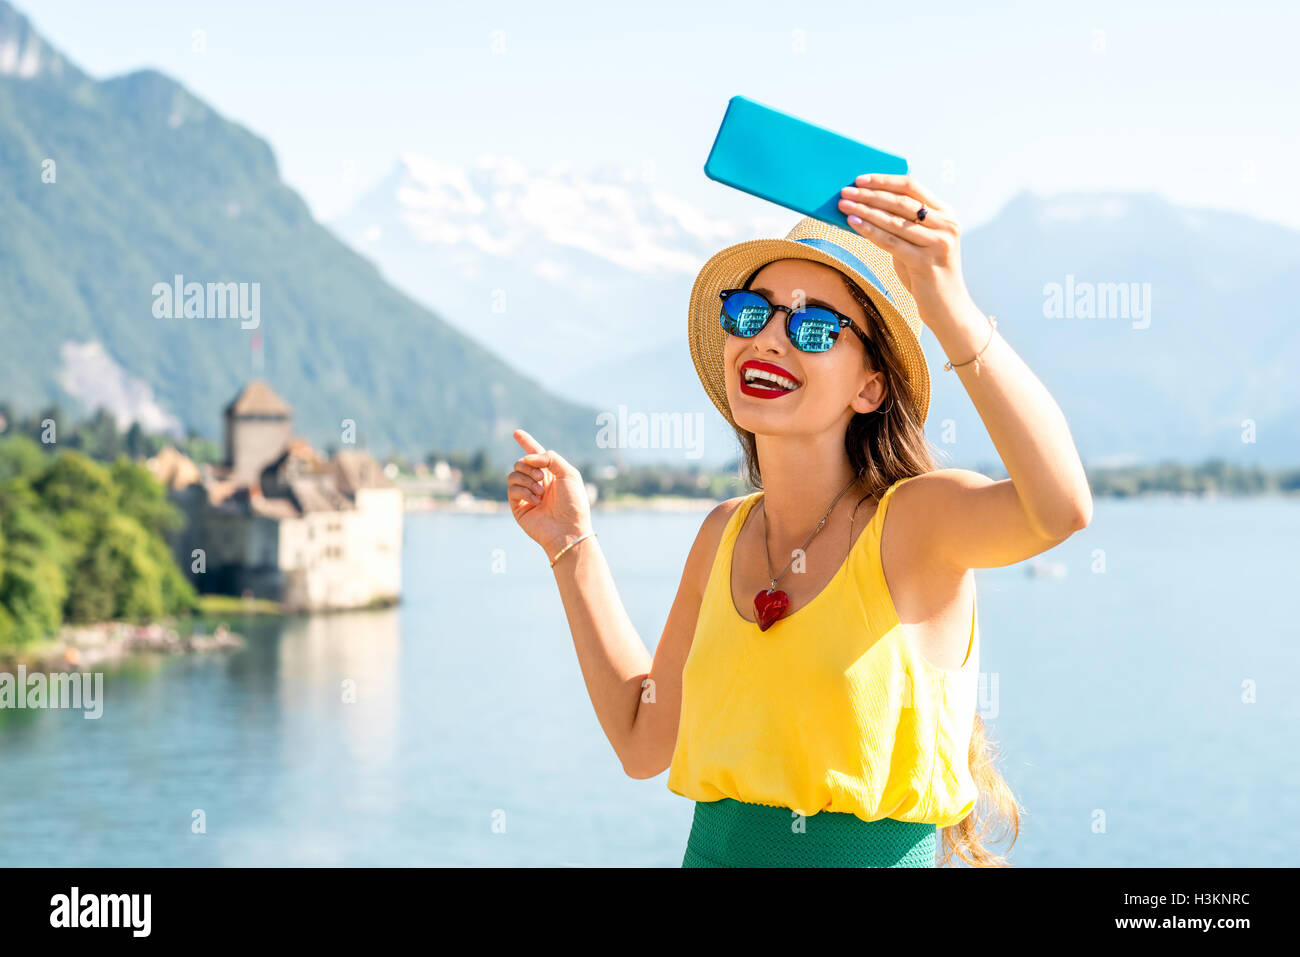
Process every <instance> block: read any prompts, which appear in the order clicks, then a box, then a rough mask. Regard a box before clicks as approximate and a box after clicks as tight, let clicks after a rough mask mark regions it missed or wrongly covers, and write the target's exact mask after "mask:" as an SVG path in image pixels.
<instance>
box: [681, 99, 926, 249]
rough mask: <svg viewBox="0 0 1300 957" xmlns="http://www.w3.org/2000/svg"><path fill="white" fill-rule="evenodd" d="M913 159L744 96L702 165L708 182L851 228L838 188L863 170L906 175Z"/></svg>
mask: <svg viewBox="0 0 1300 957" xmlns="http://www.w3.org/2000/svg"><path fill="white" fill-rule="evenodd" d="M906 172H907V160H905V159H903V157H901V156H895V155H894V154H892V153H886V152H884V151H883V150H878V149H875V148H874V147H871V146H867V145H866V144H865V143H859V142H857V141H856V140H851V139H849V138H848V137H847V136H841V135H840V134H839V133H834V132H832V131H830V130H828V129H825V128H824V127H821V126H817V125H815V124H813V123H809V122H807V121H806V120H801V119H799V118H798V117H795V116H791V115H790V114H788V113H782V112H781V111H780V110H775V109H773V108H772V107H770V106H764V105H763V104H762V103H756V102H755V101H753V100H751V99H748V98H747V97H743V96H733V97H732V98H731V99H730V100H729V101H728V102H727V112H726V113H725V114H724V115H723V117H722V125H721V126H720V127H718V135H717V137H715V138H714V140H713V149H711V150H710V151H709V158H708V160H707V161H706V162H705V164H704V173H705V175H706V176H708V177H709V179H712V180H716V181H717V182H719V183H724V184H726V185H727V186H732V187H734V188H736V189H739V190H744V191H745V192H746V193H751V194H752V195H754V196H758V197H760V198H762V199H765V200H767V201H768V202H772V203H776V204H777V205H779V206H784V207H786V208H787V209H793V210H794V211H795V212H798V213H803V214H804V215H805V216H812V217H815V218H816V219H820V220H822V221H823V222H826V223H830V224H831V225H832V226H839V227H841V228H842V229H847V230H849V231H850V232H852V231H853V227H852V226H850V225H849V221H848V219H847V218H846V217H845V215H844V214H843V213H842V212H840V210H839V201H840V190H842V189H843V188H844V187H845V186H852V185H853V181H854V180H855V179H857V178H858V177H859V176H861V175H862V174H863V173H906Z"/></svg>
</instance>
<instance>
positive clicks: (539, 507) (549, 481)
mask: <svg viewBox="0 0 1300 957" xmlns="http://www.w3.org/2000/svg"><path fill="white" fill-rule="evenodd" d="M514 438H515V441H516V442H518V443H519V444H520V445H521V446H522V447H523V449H524V452H525V454H524V455H522V456H520V457H519V458H518V459H516V460H515V466H514V471H513V472H511V473H510V476H509V479H508V481H507V483H506V485H507V489H506V491H507V497H508V498H509V500H510V513H511V514H512V515H514V517H515V521H516V522H518V523H519V527H520V528H522V529H523V530H524V532H525V533H526V534H527V535H528V537H529V538H531V539H532V540H533V541H535V542H536V543H537V544H538V545H541V546H542V548H543V549H545V551H546V555H547V558H548V559H549V558H554V557H555V555H556V553H557V552H559V551H560V549H562V548H564V546H566V545H568V544H569V543H570V542H572V541H573V540H574V539H576V538H578V537H580V536H582V535H586V534H587V533H589V532H590V531H592V525H591V508H590V506H589V505H588V503H587V485H586V483H585V482H584V481H583V479H582V473H581V472H579V471H578V470H577V469H576V468H574V467H573V466H572V465H570V464H569V462H568V460H567V459H565V458H564V456H562V455H561V454H560V453H559V452H555V451H547V450H546V449H544V448H542V446H541V444H540V443H539V442H538V441H537V440H536V439H534V438H533V437H532V436H531V435H529V434H528V433H527V432H525V431H524V430H523V429H516V430H515V432H514Z"/></svg>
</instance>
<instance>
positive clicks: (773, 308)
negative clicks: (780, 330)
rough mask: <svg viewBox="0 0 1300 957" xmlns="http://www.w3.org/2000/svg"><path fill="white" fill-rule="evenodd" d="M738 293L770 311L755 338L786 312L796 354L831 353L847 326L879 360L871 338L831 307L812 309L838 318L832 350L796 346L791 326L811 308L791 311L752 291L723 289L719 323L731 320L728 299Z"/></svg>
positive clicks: (748, 337) (787, 330) (787, 331)
mask: <svg viewBox="0 0 1300 957" xmlns="http://www.w3.org/2000/svg"><path fill="white" fill-rule="evenodd" d="M738 292H746V293H749V294H750V295H751V296H757V297H758V298H759V299H761V300H763V302H765V303H767V309H768V315H767V319H765V320H764V321H763V324H762V325H761V326H759V327H758V331H757V332H755V333H754V336H756V335H758V333H759V332H762V331H763V330H764V329H766V328H767V324H768V323H769V322H771V321H772V317H773V316H775V315H776V314H777V312H784V313H785V337H786V338H787V339H789V340H790V346H791V347H792V348H793V349H794V350H795V351H796V352H802V353H804V354H805V355H813V356H815V355H821V354H822V353H825V352H830V351H831V349H834V348H835V343H836V342H838V341H839V338H840V332H841V330H843V329H844V328H845V327H846V326H847V327H848V328H849V329H852V330H853V332H854V333H855V334H856V335H857V337H858V338H859V339H861V340H862V345H863V346H864V347H866V349H867V350H868V351H869V352H870V353H871V354H872V357H873V358H876V359H878V358H879V353H878V352H877V351H876V344H875V343H874V342H873V341H872V340H871V337H870V336H868V335H867V334H866V333H865V332H863V331H862V330H861V329H859V328H858V327H857V325H856V324H855V323H854V322H853V320H852V319H850V318H849V317H848V316H846V315H844V314H843V313H842V312H836V311H835V310H834V309H832V308H830V307H829V306H812V307H811V308H813V309H821V310H822V311H823V312H829V313H830V314H831V315H832V316H834V317H835V318H836V320H838V321H839V324H840V327H839V329H833V330H831V333H830V336H831V345H830V348H829V349H821V350H814V351H809V350H807V349H800V348H799V346H797V345H796V344H795V341H794V333H793V331H792V330H791V328H790V326H791V325H792V324H793V323H794V317H795V313H796V312H807V311H808V308H809V307H805V308H803V309H798V310H796V309H791V308H790V307H789V306H782V305H778V304H777V303H774V302H772V301H771V300H770V299H768V298H767V296H765V295H763V294H762V293H761V292H754V290H752V289H723V290H722V291H721V292H719V293H718V298H719V299H721V300H722V307H721V309H720V311H719V313H718V322H719V323H722V321H723V319H724V318H726V319H730V318H731V317H730V316H729V315H727V306H726V303H727V297H728V296H730V295H732V294H734V293H738ZM723 331H725V332H726V333H727V335H729V336H736V338H738V339H752V338H754V336H742V335H740V334H739V333H735V332H732V331H731V330H730V329H727V327H726V326H725V325H724V326H723Z"/></svg>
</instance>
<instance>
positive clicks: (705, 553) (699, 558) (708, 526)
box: [686, 495, 747, 593]
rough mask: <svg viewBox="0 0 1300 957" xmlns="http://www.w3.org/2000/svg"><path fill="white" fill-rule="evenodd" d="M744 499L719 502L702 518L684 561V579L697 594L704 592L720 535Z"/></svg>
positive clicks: (720, 538)
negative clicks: (689, 551)
mask: <svg viewBox="0 0 1300 957" xmlns="http://www.w3.org/2000/svg"><path fill="white" fill-rule="evenodd" d="M746 497H747V496H744V495H738V496H736V497H735V498H729V499H727V500H726V501H723V502H719V503H718V504H717V505H715V506H714V507H713V508H711V509H710V510H709V513H708V514H707V515H705V516H704V521H703V522H701V523H700V530H699V531H698V532H697V533H696V535H695V543H694V544H693V545H691V553H690V555H689V556H688V557H687V559H686V578H687V579H688V580H689V581H690V582H691V583H692V584H693V585H695V587H696V590H697V592H700V593H702V592H703V591H704V586H705V584H706V583H707V582H708V580H709V571H710V570H711V569H712V568H713V559H714V557H715V556H716V555H717V553H718V545H719V544H720V543H721V541H722V533H723V532H724V531H725V530H726V528H727V523H728V522H729V521H731V516H733V515H734V514H736V509H738V508H740V506H741V505H742V504H743V503H744V501H745V499H746Z"/></svg>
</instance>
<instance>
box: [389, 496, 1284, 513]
mask: <svg viewBox="0 0 1300 957" xmlns="http://www.w3.org/2000/svg"><path fill="white" fill-rule="evenodd" d="M745 494H747V493H744V492H738V493H737V495H738V496H739V495H745ZM1093 498H1094V499H1096V500H1098V501H1106V502H1131V501H1138V500H1143V501H1145V500H1157V501H1179V502H1222V501H1229V500H1230V501H1244V500H1248V499H1266V500H1282V501H1300V492H1284V491H1270V492H1218V491H1207V492H1175V491H1150V492H1137V493H1134V494H1132V495H1114V494H1107V493H1104V492H1103V493H1098V492H1094V493H1093ZM724 501H726V499H720V498H706V497H700V498H696V497H694V496H690V497H687V496H673V495H659V496H653V497H648V498H636V497H623V498H618V499H614V500H613V501H610V500H603V501H596V502H593V503H591V511H592V514H598V513H601V512H626V511H647V512H707V511H709V510H710V509H712V508H714V507H716V506H717V505H719V504H721V503H722V502H724ZM405 511H406V513H407V514H412V513H421V512H441V513H450V514H458V515H497V514H501V513H505V514H509V511H510V508H509V503H508V502H504V501H499V500H497V499H473V500H472V501H461V502H455V501H448V500H442V501H439V500H433V501H429V500H414V499H410V500H408V501H407V504H406V508H405Z"/></svg>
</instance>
